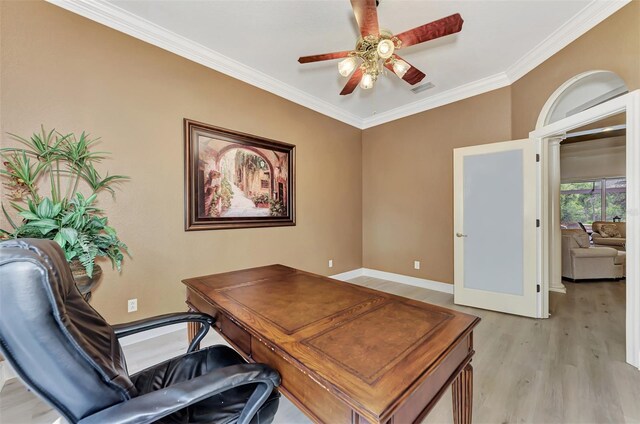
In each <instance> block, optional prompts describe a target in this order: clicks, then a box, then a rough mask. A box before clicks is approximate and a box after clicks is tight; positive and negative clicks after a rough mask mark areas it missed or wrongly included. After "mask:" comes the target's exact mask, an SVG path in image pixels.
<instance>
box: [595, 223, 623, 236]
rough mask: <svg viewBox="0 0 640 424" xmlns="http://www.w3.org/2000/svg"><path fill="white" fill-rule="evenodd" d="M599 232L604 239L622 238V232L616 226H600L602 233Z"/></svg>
mask: <svg viewBox="0 0 640 424" xmlns="http://www.w3.org/2000/svg"><path fill="white" fill-rule="evenodd" d="M598 232H599V233H600V235H601V236H602V237H604V238H609V237H614V238H619V237H620V236H621V234H620V230H618V227H617V226H616V224H603V225H601V226H600V231H598Z"/></svg>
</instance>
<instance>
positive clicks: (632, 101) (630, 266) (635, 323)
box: [529, 90, 640, 369]
mask: <svg viewBox="0 0 640 424" xmlns="http://www.w3.org/2000/svg"><path fill="white" fill-rule="evenodd" d="M622 112H626V125H627V136H626V137H627V142H626V148H627V153H626V156H627V157H626V161H627V163H626V167H627V172H626V174H627V176H626V177H627V246H626V254H627V275H626V281H627V283H626V302H627V305H626V360H627V362H628V363H629V364H631V365H633V366H635V367H637V368H639V369H640V90H635V91H633V92H631V93H628V94H625V95H624V96H620V97H617V98H615V99H612V100H609V101H608V102H605V103H602V104H599V105H597V106H594V107H592V108H591V109H588V110H585V111H583V112H580V113H577V114H575V115H572V116H569V117H567V118H564V119H562V120H560V121H557V122H554V123H552V124H549V125H547V126H545V127H543V128H538V129H536V130H535V131H532V132H531V133H530V134H529V136H530V137H531V138H537V139H538V140H540V142H541V143H543V142H548V139H549V138H550V137H556V136H561V135H563V134H564V133H566V132H567V131H570V130H572V129H574V128H579V127H582V126H585V125H588V124H590V123H593V122H596V121H599V120H602V119H604V118H607V117H609V116H613V115H616V114H618V113H622ZM548 160H549V158H548V157H546V156H544V155H543V156H542V162H543V166H544V164H545V163H547V162H548ZM540 201H542V202H543V203H544V204H545V205H548V199H545V197H544V196H543V197H542V199H540ZM547 207H548V206H547ZM545 225H546V224H545V222H544V221H543V227H545ZM549 230H550V229H549V228H548V225H546V227H545V229H544V231H546V232H549ZM549 236H550V234H549ZM547 238H549V237H547ZM546 252H548V250H545V249H544V247H543V250H542V251H540V252H539V254H540V255H542V258H543V259H545V258H546V260H547V261H548V260H549V258H548V256H546V255H545V253H546Z"/></svg>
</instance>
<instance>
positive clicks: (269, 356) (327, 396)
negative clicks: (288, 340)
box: [252, 338, 353, 424]
mask: <svg viewBox="0 0 640 424" xmlns="http://www.w3.org/2000/svg"><path fill="white" fill-rule="evenodd" d="M252 351H253V360H254V361H256V362H258V363H263V364H268V365H270V366H271V367H273V368H275V369H276V370H277V371H278V372H279V373H280V377H282V384H281V386H280V387H281V388H282V389H284V390H286V391H287V392H288V393H289V396H287V397H288V398H289V400H291V401H292V402H293V403H294V404H296V405H297V406H298V407H299V408H300V409H302V410H303V411H304V412H306V413H307V415H310V416H312V417H315V419H314V421H319V422H323V423H331V424H351V423H352V419H353V412H352V410H351V408H350V407H349V406H347V404H345V403H343V402H342V401H341V400H339V399H338V398H336V397H335V396H334V395H333V394H332V393H330V392H329V391H328V390H326V389H324V388H323V387H322V386H320V385H319V384H318V383H316V382H315V381H313V380H312V379H311V378H309V376H308V375H306V374H305V373H303V372H302V371H300V370H299V369H298V368H296V367H295V366H293V365H292V364H291V363H289V362H287V361H286V360H285V359H284V358H282V357H281V356H280V355H278V354H277V353H276V352H274V351H273V350H271V349H269V348H268V347H267V346H266V345H265V344H264V343H261V342H260V341H258V340H256V339H255V338H254V339H253V345H252ZM285 394H286V393H285Z"/></svg>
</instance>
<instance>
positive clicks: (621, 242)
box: [591, 221, 627, 250]
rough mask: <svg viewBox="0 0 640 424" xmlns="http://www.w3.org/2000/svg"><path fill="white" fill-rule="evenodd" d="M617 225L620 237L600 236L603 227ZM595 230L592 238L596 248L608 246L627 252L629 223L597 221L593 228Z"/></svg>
mask: <svg viewBox="0 0 640 424" xmlns="http://www.w3.org/2000/svg"><path fill="white" fill-rule="evenodd" d="M605 224H608V225H615V226H616V228H617V230H618V231H620V237H605V236H603V235H602V234H600V231H601V229H602V226H603V225H605ZM591 228H592V229H593V234H591V238H592V240H593V244H594V245H596V246H607V247H613V248H614V249H617V250H625V245H626V243H627V223H626V222H606V221H595V222H594V223H593V225H592V226H591Z"/></svg>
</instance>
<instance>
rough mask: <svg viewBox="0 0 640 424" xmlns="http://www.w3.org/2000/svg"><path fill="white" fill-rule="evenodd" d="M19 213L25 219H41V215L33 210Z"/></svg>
mask: <svg viewBox="0 0 640 424" xmlns="http://www.w3.org/2000/svg"><path fill="white" fill-rule="evenodd" d="M18 215H20V216H21V217H23V218H24V219H29V220H35V221H38V220H40V217H39V216H38V215H36V214H35V213H33V212H29V211H22V212H19V213H18Z"/></svg>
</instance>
